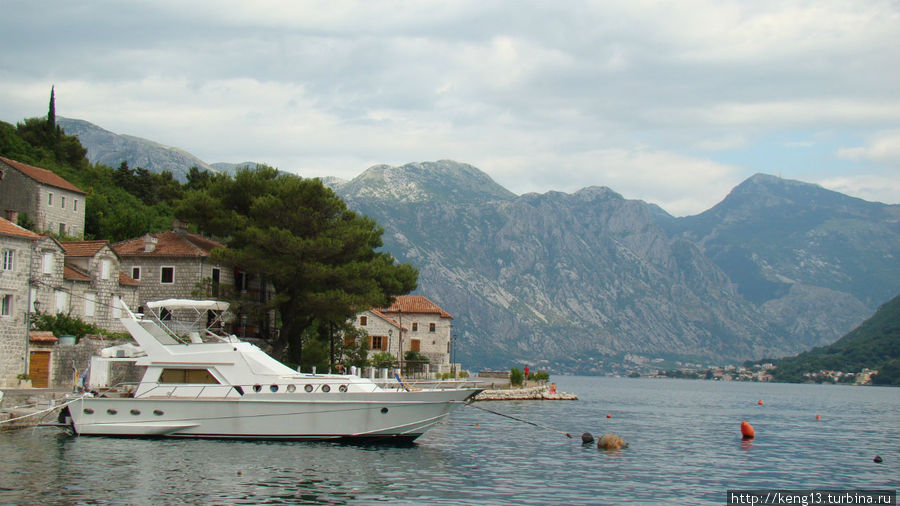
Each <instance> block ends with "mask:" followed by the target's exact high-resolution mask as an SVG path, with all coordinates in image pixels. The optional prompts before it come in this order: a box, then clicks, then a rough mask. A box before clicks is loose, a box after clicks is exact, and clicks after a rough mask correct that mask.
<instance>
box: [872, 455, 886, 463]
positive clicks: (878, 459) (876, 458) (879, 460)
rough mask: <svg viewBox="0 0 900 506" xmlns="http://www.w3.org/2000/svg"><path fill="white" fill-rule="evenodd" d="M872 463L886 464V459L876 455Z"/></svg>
mask: <svg viewBox="0 0 900 506" xmlns="http://www.w3.org/2000/svg"><path fill="white" fill-rule="evenodd" d="M872 462H874V463H876V464H881V463H882V462H884V459H882V458H881V455H876V456H875V458H874V459H872Z"/></svg>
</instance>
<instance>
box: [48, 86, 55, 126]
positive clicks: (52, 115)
mask: <svg viewBox="0 0 900 506" xmlns="http://www.w3.org/2000/svg"><path fill="white" fill-rule="evenodd" d="M47 130H48V131H50V132H53V131H54V130H56V86H51V87H50V110H49V111H48V112H47Z"/></svg>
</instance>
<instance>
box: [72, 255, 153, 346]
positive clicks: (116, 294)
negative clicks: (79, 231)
mask: <svg viewBox="0 0 900 506" xmlns="http://www.w3.org/2000/svg"><path fill="white" fill-rule="evenodd" d="M61 244H62V247H63V249H64V250H65V255H66V257H65V265H64V270H63V278H64V280H65V287H66V289H67V291H68V292H69V311H68V314H72V315H74V316H78V317H79V318H81V319H82V320H84V321H85V322H88V323H92V324H94V325H97V326H98V327H101V328H103V329H106V330H109V331H112V332H125V327H124V326H123V325H122V323H121V322H120V321H119V318H121V317H122V309H121V308H122V306H121V303H122V302H124V303H125V304H126V305H127V306H128V307H129V308H133V307H137V304H138V290H139V287H140V283H139V282H138V281H136V280H134V279H133V278H131V276H128V275H127V274H125V273H123V272H121V271H120V260H119V256H118V255H117V254H116V252H115V251H113V249H112V248H111V247H110V245H109V242H108V241H64V242H62V243H61Z"/></svg>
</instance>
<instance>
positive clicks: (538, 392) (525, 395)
mask: <svg viewBox="0 0 900 506" xmlns="http://www.w3.org/2000/svg"><path fill="white" fill-rule="evenodd" d="M475 400H476V401H519V400H549V401H577V400H578V396H577V395H575V394H567V393H565V392H556V393H555V394H551V393H550V387H549V386H546V385H541V386H536V387H527V388H514V389H504V390H485V391H483V392H481V393H480V394H478V396H476V397H475Z"/></svg>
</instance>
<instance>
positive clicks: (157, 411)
mask: <svg viewBox="0 0 900 506" xmlns="http://www.w3.org/2000/svg"><path fill="white" fill-rule="evenodd" d="M153 414H154V415H156V416H163V414H164V413H163V412H162V411H161V410H159V409H154V410H153Z"/></svg>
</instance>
